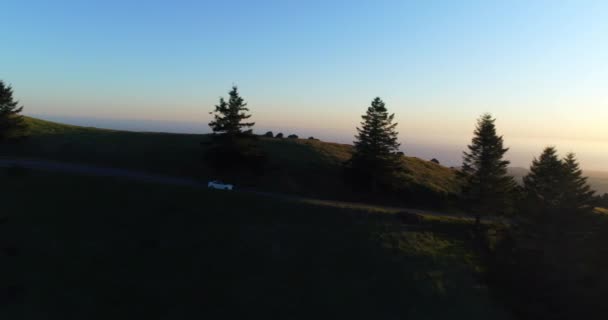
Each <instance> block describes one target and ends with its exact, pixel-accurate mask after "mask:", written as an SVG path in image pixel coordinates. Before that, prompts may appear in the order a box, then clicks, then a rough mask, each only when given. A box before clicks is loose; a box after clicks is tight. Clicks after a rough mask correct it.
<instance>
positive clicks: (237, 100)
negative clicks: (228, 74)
mask: <svg viewBox="0 0 608 320" xmlns="http://www.w3.org/2000/svg"><path fill="white" fill-rule="evenodd" d="M229 95H230V98H229V99H228V102H226V100H224V98H220V102H219V104H218V105H216V106H215V111H214V112H212V113H214V120H213V121H211V122H210V123H209V126H210V127H211V129H213V132H215V133H223V134H226V135H228V136H236V135H239V134H241V133H243V131H242V129H243V128H251V127H253V125H254V124H255V123H254V122H243V121H244V120H246V119H249V118H250V117H251V115H250V114H247V113H246V112H247V111H249V109H248V108H247V103H245V101H244V100H243V98H242V97H241V96H240V95H239V93H238V88H237V87H236V86H233V87H232V90H230V92H229ZM249 130H251V129H249ZM246 132H251V131H247V130H246Z"/></svg>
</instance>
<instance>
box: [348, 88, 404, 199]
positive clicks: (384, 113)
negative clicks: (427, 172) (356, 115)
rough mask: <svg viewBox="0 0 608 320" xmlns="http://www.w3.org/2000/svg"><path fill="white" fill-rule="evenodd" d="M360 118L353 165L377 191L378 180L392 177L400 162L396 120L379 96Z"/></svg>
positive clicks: (352, 160)
mask: <svg viewBox="0 0 608 320" xmlns="http://www.w3.org/2000/svg"><path fill="white" fill-rule="evenodd" d="M361 118H363V121H362V122H361V127H360V128H357V133H358V134H357V135H356V136H355V138H356V141H355V142H354V153H353V156H352V159H351V161H350V165H351V167H352V169H354V174H355V175H357V176H358V177H357V179H358V180H359V181H362V182H363V183H364V184H366V185H369V186H370V187H371V188H372V190H373V191H375V190H376V189H377V187H378V184H379V183H385V182H387V181H388V180H387V179H390V176H391V174H392V172H393V171H394V170H395V169H396V168H397V167H398V165H399V160H398V159H399V157H398V156H397V152H398V150H399V143H398V142H397V136H398V132H397V131H396V130H395V128H396V127H397V123H393V120H394V118H395V115H394V114H389V113H388V110H387V109H386V105H385V104H384V102H383V101H382V100H381V99H380V98H379V97H377V98H375V99H374V100H373V101H372V103H371V106H370V107H369V108H368V109H367V112H366V113H365V114H364V115H363V116H362V117H361Z"/></svg>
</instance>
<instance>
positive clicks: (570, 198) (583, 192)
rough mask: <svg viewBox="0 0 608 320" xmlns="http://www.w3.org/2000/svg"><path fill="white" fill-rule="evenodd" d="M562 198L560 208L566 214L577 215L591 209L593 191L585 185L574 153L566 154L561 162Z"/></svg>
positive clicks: (584, 178)
mask: <svg viewBox="0 0 608 320" xmlns="http://www.w3.org/2000/svg"><path fill="white" fill-rule="evenodd" d="M563 164H564V178H563V180H564V181H563V184H562V185H563V189H564V197H563V203H562V207H563V209H564V210H565V211H567V212H572V213H579V212H585V211H591V210H592V209H593V201H594V198H593V197H594V193H595V192H594V191H593V190H591V187H590V186H589V184H587V177H584V176H583V171H582V170H581V169H580V166H579V164H578V161H577V160H576V156H575V155H574V153H568V154H567V155H566V157H565V158H564V160H563Z"/></svg>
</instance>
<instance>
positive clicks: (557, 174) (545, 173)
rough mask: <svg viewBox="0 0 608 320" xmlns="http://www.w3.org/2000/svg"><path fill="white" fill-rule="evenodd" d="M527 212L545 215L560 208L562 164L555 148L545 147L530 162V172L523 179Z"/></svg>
mask: <svg viewBox="0 0 608 320" xmlns="http://www.w3.org/2000/svg"><path fill="white" fill-rule="evenodd" d="M523 182H524V192H525V194H526V199H527V206H528V208H527V209H528V210H529V211H532V212H531V213H532V214H536V215H545V214H548V213H550V212H555V211H556V210H558V209H559V208H560V207H561V203H562V198H563V182H564V163H563V162H562V161H561V160H560V159H559V157H558V155H557V150H556V149H555V147H547V148H545V149H544V150H543V152H542V153H541V155H540V157H538V159H536V158H535V159H534V160H533V161H532V166H530V172H529V173H528V174H527V175H526V176H525V177H524V178H523Z"/></svg>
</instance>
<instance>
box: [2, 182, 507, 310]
mask: <svg viewBox="0 0 608 320" xmlns="http://www.w3.org/2000/svg"><path fill="white" fill-rule="evenodd" d="M8 173H12V174H8ZM0 194H1V195H2V212H1V213H0V216H1V217H6V219H7V220H6V221H4V222H3V223H2V224H0V237H1V239H2V240H3V241H2V243H3V244H4V245H7V246H9V247H10V246H12V247H15V248H16V249H17V253H16V254H14V255H13V256H8V257H7V256H0V266H2V268H3V270H2V271H3V272H2V277H3V278H2V279H3V282H4V284H8V285H9V286H11V287H12V288H17V293H16V294H15V296H16V297H15V298H14V301H13V304H11V305H0V318H2V319H14V318H17V317H18V316H19V318H25V319H41V318H45V319H139V318H144V319H145V318H150V317H153V318H154V319H180V318H186V317H187V318H202V317H203V316H204V315H210V314H215V317H221V318H226V317H232V316H234V317H236V316H240V317H243V316H247V317H251V316H258V315H260V316H262V315H263V316H264V317H271V318H281V319H294V318H306V319H310V318H312V317H319V316H321V317H333V318H368V319H369V318H373V319H404V318H408V319H444V318H450V319H506V318H508V317H507V315H506V314H505V312H504V311H503V309H502V308H501V307H500V306H499V305H498V304H497V303H495V302H494V301H492V300H491V299H490V297H489V294H488V291H487V289H486V288H485V287H484V286H483V285H481V284H480V283H479V281H478V280H477V277H478V275H479V273H478V272H479V270H480V269H482V266H481V265H480V264H479V261H478V259H477V257H476V255H475V254H474V251H473V250H472V249H471V243H470V239H469V233H470V230H471V225H470V222H467V221H465V220H458V219H439V218H432V219H423V220H421V221H419V222H418V223H414V224H402V223H401V222H400V221H399V220H398V219H396V216H395V215H392V214H387V213H383V212H380V211H378V210H373V209H370V210H362V209H354V208H338V207H334V206H327V205H324V204H306V203H302V202H297V201H286V200H276V199H271V198H263V197H256V196H253V195H245V194H238V193H229V192H228V193H226V192H219V191H217V192H214V191H208V190H201V189H193V188H185V187H184V188H180V187H167V186H161V185H150V184H140V183H134V182H126V181H119V180H113V179H109V178H93V177H76V176H66V175H56V174H41V173H35V172H28V171H14V170H13V171H10V170H9V171H7V170H3V171H0ZM1 217H0V218H1Z"/></svg>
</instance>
